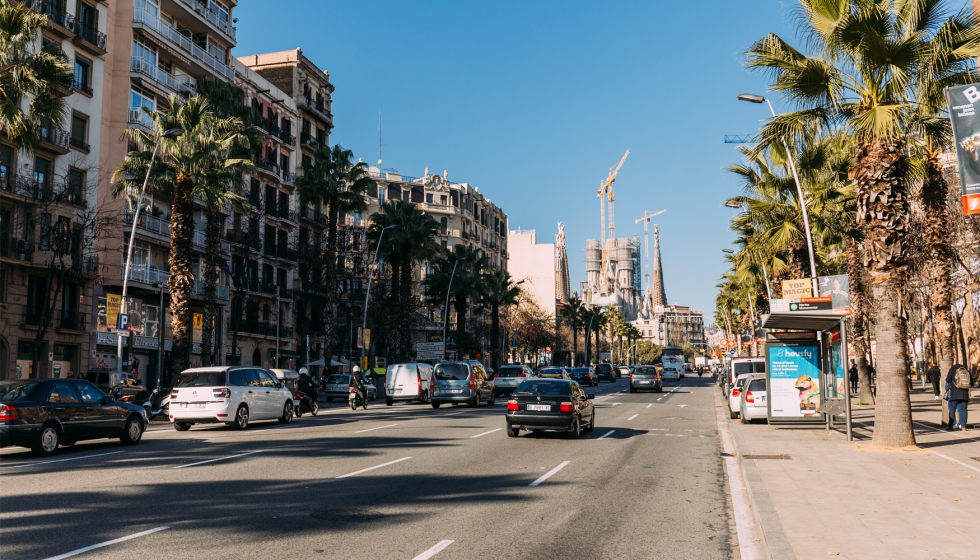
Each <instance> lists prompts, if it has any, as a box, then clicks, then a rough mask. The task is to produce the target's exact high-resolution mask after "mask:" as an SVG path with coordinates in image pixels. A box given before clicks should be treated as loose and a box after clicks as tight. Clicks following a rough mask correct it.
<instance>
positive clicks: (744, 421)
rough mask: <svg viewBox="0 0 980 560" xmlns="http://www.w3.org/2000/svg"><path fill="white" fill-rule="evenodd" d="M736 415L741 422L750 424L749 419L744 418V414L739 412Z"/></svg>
mask: <svg viewBox="0 0 980 560" xmlns="http://www.w3.org/2000/svg"><path fill="white" fill-rule="evenodd" d="M738 416H739V419H740V420H741V422H742V423H743V424H750V423H751V422H752V421H751V420H746V419H745V414H742V413H739V415H738Z"/></svg>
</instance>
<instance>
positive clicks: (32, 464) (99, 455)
mask: <svg viewBox="0 0 980 560" xmlns="http://www.w3.org/2000/svg"><path fill="white" fill-rule="evenodd" d="M116 453H123V452H122V451H110V452H109V453H98V454H95V455H83V456H81V457H68V458H67V459H54V460H52V461H37V462H35V463H20V464H19V465H0V467H3V468H5V469H19V468H22V467H33V466H35V465H47V464H48V463H61V462H62V461H74V460H76V459H91V458H92V457H105V456H106V455H115V454H116Z"/></svg>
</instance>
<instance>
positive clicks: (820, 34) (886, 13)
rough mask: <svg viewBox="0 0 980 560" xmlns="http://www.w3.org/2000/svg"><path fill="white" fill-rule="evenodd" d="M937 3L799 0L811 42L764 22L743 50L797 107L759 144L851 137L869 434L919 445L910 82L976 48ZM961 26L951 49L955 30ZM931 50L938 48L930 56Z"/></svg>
mask: <svg viewBox="0 0 980 560" xmlns="http://www.w3.org/2000/svg"><path fill="white" fill-rule="evenodd" d="M943 10H945V4H944V3H942V2H939V1H930V2H879V1H871V0H849V1H846V2H845V1H838V2H824V1H820V0H800V17H799V18H797V21H798V22H799V23H798V25H799V28H800V31H801V33H802V35H804V36H805V37H806V38H807V41H806V45H807V47H808V49H809V50H810V52H811V54H805V53H803V52H801V51H799V50H797V49H795V48H793V47H792V46H790V44H789V43H787V42H786V41H784V40H783V39H781V38H780V37H778V36H777V35H774V34H770V35H768V36H767V37H765V38H763V39H761V40H759V41H757V42H756V43H755V44H753V45H752V46H751V47H750V48H749V49H748V51H747V53H746V54H747V56H748V60H747V64H748V66H749V67H750V68H753V69H763V70H766V71H768V72H769V73H770V74H771V75H772V77H773V79H774V84H773V87H774V89H776V90H777V91H780V92H782V93H784V94H786V95H787V96H788V97H789V98H790V100H791V101H793V102H794V103H796V105H797V106H798V110H797V111H795V112H792V113H788V114H785V115H780V116H777V117H775V118H773V119H771V120H770V121H768V122H767V124H766V125H765V126H764V127H763V129H762V131H761V133H760V136H761V138H762V139H763V143H764V144H772V143H776V142H779V141H780V139H781V138H783V137H786V136H790V137H791V138H797V139H798V138H802V136H803V134H804V133H805V132H806V131H807V130H809V129H811V127H813V126H818V127H820V128H821V129H823V130H828V131H835V130H842V131H844V132H845V133H847V134H848V135H850V136H853V137H854V139H855V141H856V143H857V149H856V153H855V154H854V160H853V166H852V168H851V170H850V174H851V175H850V176H851V178H852V179H853V180H854V181H855V182H856V184H857V223H858V227H859V228H860V230H861V232H862V233H863V237H864V262H865V266H867V267H868V268H869V269H870V275H871V280H872V282H871V283H872V286H873V292H874V300H875V326H876V335H877V336H876V340H877V350H878V351H877V355H878V363H877V370H878V387H879V391H878V402H877V407H876V411H875V413H876V421H875V430H874V435H873V437H872V445H873V446H875V447H905V446H910V445H915V434H914V432H913V430H912V416H911V408H910V401H909V393H908V385H907V383H906V380H905V364H906V345H905V332H904V329H903V328H902V325H903V321H902V316H901V313H902V312H901V309H900V300H901V295H900V294H901V291H902V282H903V279H904V272H905V269H906V264H907V262H906V249H907V248H906V247H905V241H906V237H907V234H908V218H907V216H908V188H907V180H908V166H909V161H908V155H907V152H906V145H907V138H908V135H909V134H910V133H914V132H916V130H915V127H914V126H913V125H914V119H913V118H912V117H913V115H914V104H915V102H916V101H917V100H916V99H914V93H913V88H914V86H915V84H917V83H920V82H924V81H927V80H933V79H938V80H940V81H944V80H945V78H946V72H947V69H948V68H950V67H952V66H954V65H956V64H958V63H960V62H961V61H965V60H966V59H968V58H972V57H976V56H978V54H980V29H977V28H976V27H975V26H973V23H972V20H969V23H968V24H966V23H967V17H968V16H966V15H965V14H964V15H962V16H956V17H949V18H947V17H945V16H944V14H943ZM954 34H956V35H958V36H960V37H969V41H966V42H965V44H964V46H963V47H961V48H959V49H956V50H949V49H947V48H945V45H946V44H948V42H949V37H950V36H951V35H954ZM937 53H941V55H939V56H937Z"/></svg>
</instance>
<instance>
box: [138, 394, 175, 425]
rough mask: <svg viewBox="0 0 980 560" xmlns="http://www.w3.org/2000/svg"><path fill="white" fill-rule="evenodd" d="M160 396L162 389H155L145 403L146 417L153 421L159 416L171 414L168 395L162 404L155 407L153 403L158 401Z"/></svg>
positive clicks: (161, 401)
mask: <svg viewBox="0 0 980 560" xmlns="http://www.w3.org/2000/svg"><path fill="white" fill-rule="evenodd" d="M159 394H160V387H155V388H154V389H153V392H151V393H150V396H149V398H147V399H146V402H145V403H143V410H145V411H146V417H147V418H149V419H150V420H153V419H154V418H156V417H157V416H167V417H169V414H170V395H169V394H167V396H165V397H164V398H163V399H162V400H160V402H159V403H158V404H157V405H156V406H155V407H154V405H153V401H155V400H156V399H157V396H158V395H159Z"/></svg>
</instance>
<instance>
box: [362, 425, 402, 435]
mask: <svg viewBox="0 0 980 560" xmlns="http://www.w3.org/2000/svg"><path fill="white" fill-rule="evenodd" d="M397 425H398V423H397V422H396V423H394V424H388V425H387V426H378V427H377V428H368V429H366V430H357V431H356V432H354V433H355V434H360V433H363V432H371V431H374V430H380V429H382V428H390V427H392V426H397Z"/></svg>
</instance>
